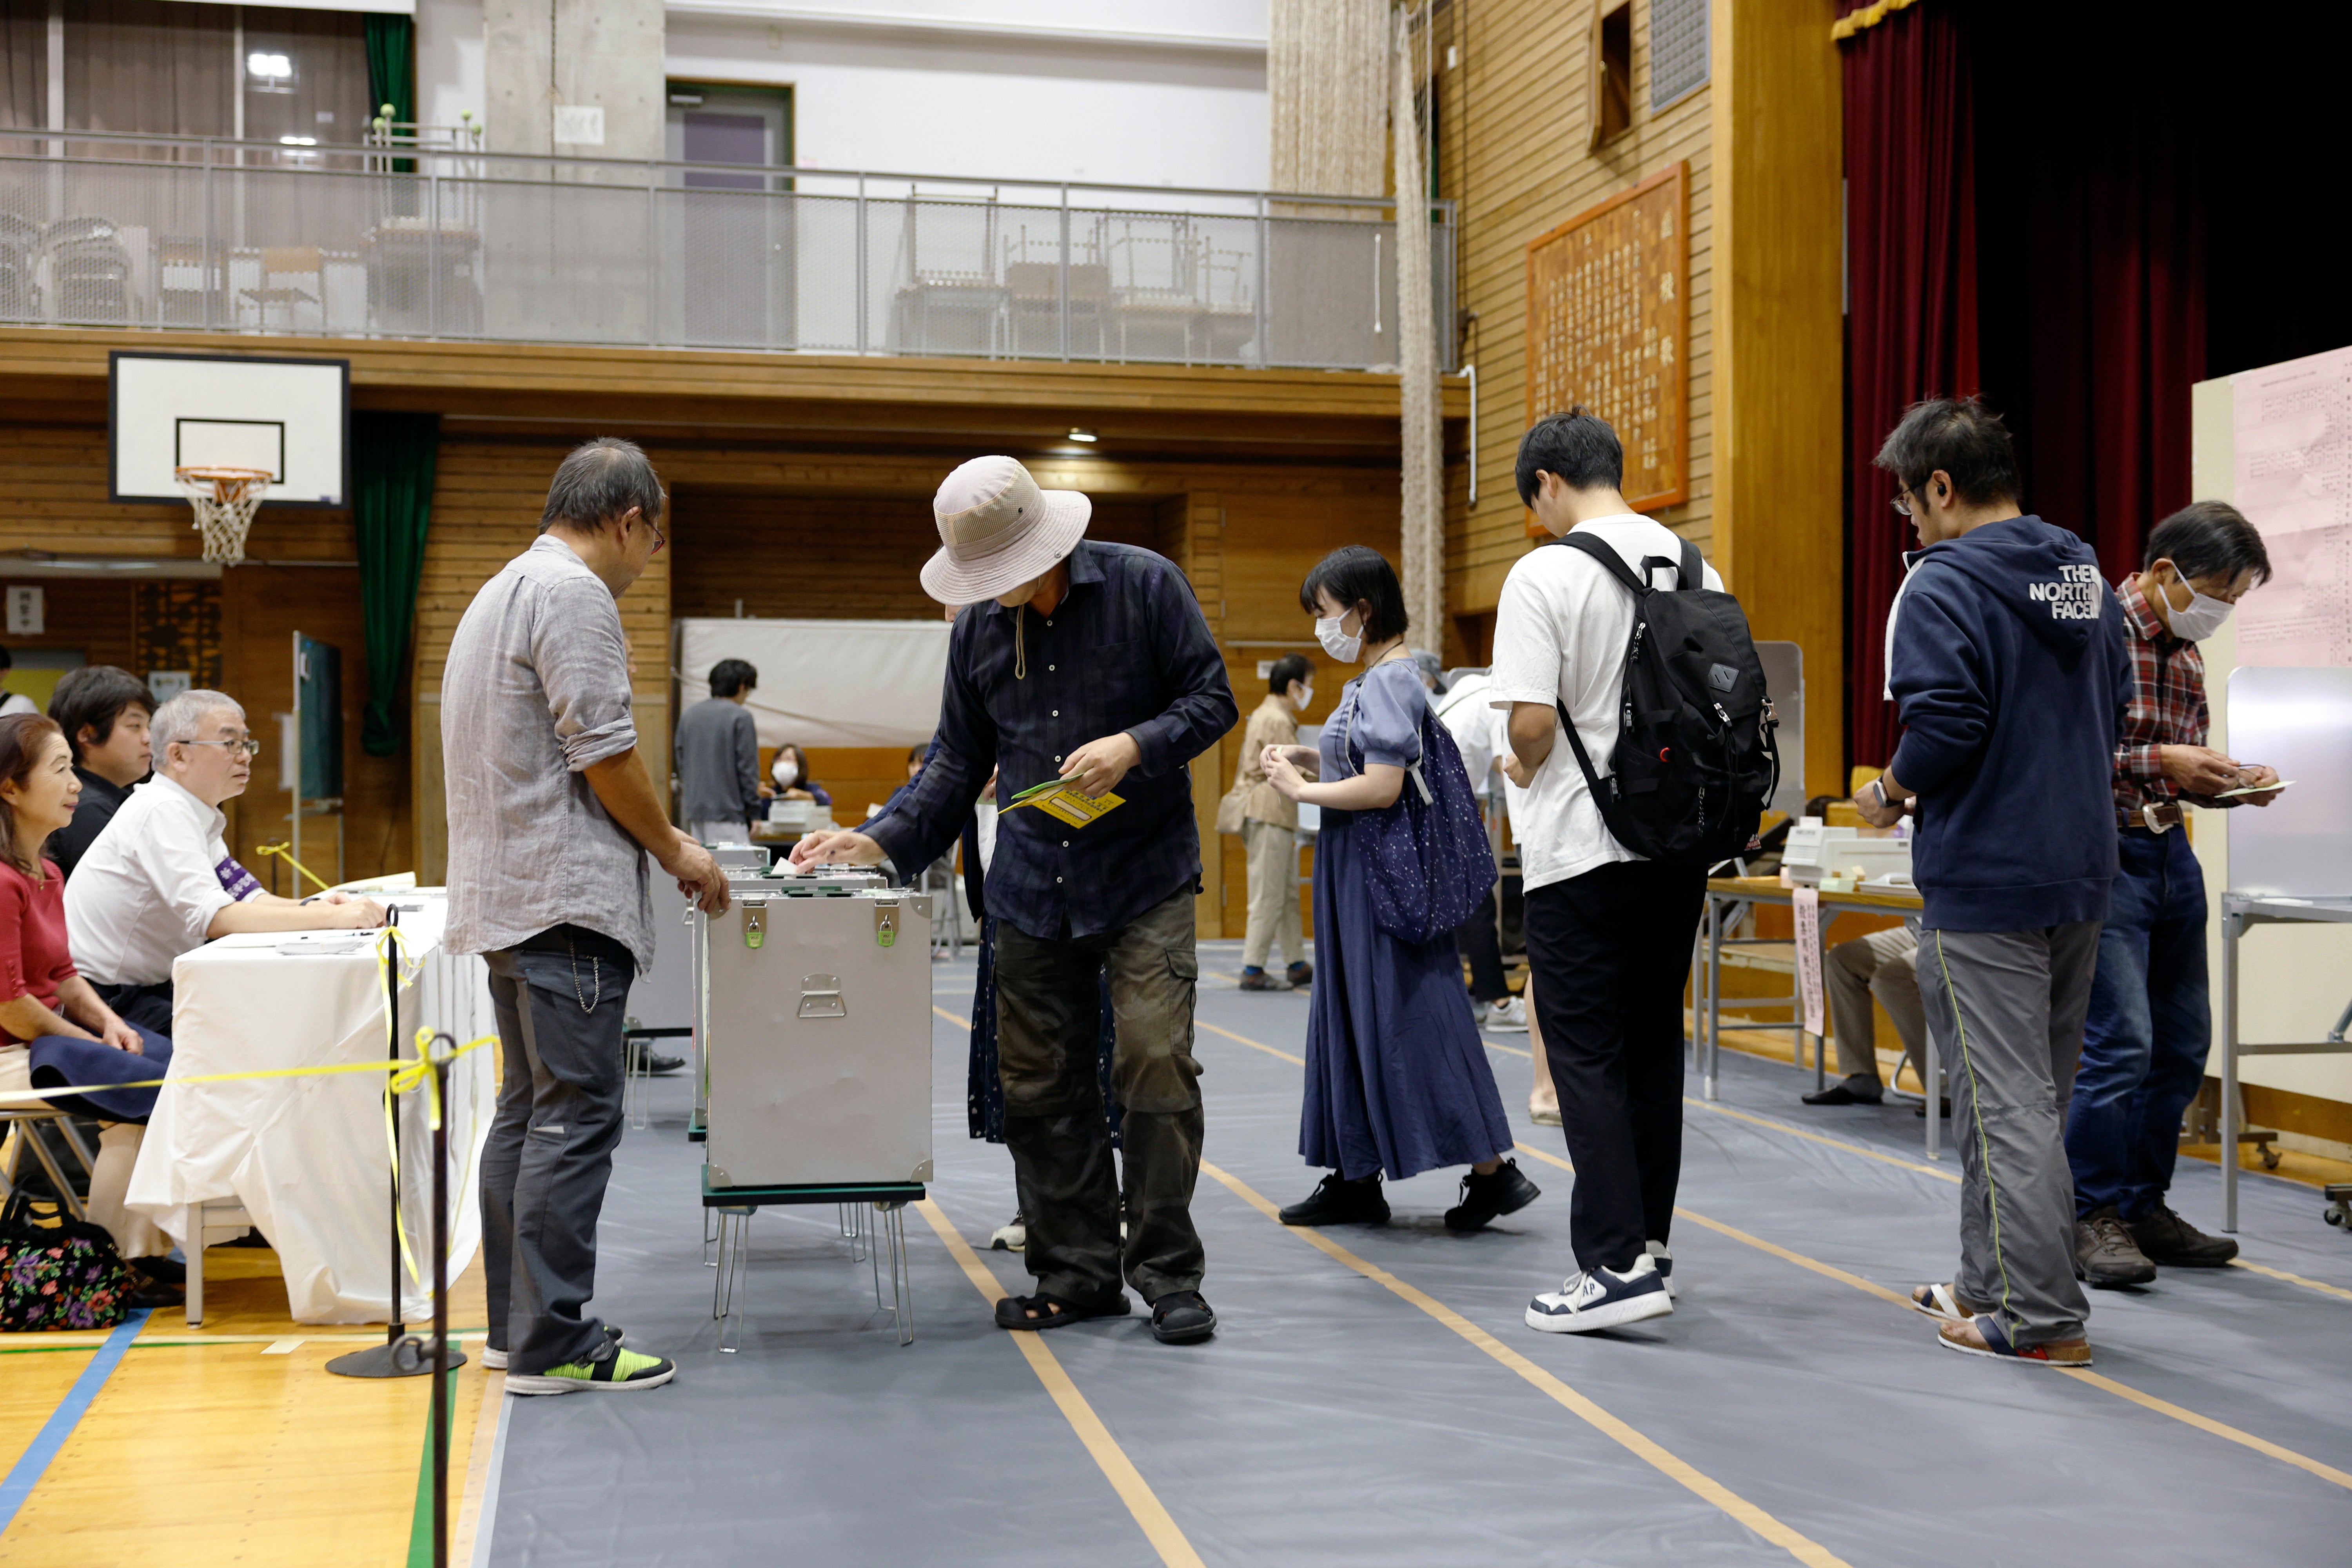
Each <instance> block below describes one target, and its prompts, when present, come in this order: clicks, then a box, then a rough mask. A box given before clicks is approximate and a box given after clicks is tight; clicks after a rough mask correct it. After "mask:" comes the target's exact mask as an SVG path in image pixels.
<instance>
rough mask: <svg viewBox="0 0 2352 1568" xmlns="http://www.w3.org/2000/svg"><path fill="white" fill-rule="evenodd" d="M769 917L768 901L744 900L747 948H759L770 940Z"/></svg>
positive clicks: (744, 929) (744, 927)
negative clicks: (767, 923)
mask: <svg viewBox="0 0 2352 1568" xmlns="http://www.w3.org/2000/svg"><path fill="white" fill-rule="evenodd" d="M767 917H768V900H765V899H745V900H743V945H744V946H745V947H758V946H759V945H760V944H761V943H762V942H766V941H767V940H768V932H767V929H766V921H767Z"/></svg>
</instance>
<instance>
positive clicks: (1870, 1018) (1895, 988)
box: [1822, 926, 1927, 1087]
mask: <svg viewBox="0 0 2352 1568" xmlns="http://www.w3.org/2000/svg"><path fill="white" fill-rule="evenodd" d="M1918 954H1919V939H1918V938H1917V937H1916V936H1915V935H1914V934H1912V932H1911V931H1909V930H1908V929H1907V928H1906V927H1904V926H1896V927H1895V929H1893V930H1892V931H1872V932H1871V933H1870V934H1869V935H1867V936H1858V937H1855V938H1854V939H1853V941H1852V942H1840V943H1838V944H1837V945H1836V946H1835V947H1833V948H1832V949H1830V950H1829V952H1828V953H1827V954H1826V955H1825V961H1824V962H1823V963H1822V990H1823V991H1824V992H1826V993H1828V1001H1829V1005H1830V1033H1831V1036H1832V1038H1834V1039H1835V1040H1836V1041H1837V1057H1838V1071H1839V1072H1841V1073H1843V1074H1844V1075H1845V1076H1846V1077H1848V1078H1859V1079H1868V1080H1869V1081H1870V1082H1872V1083H1874V1084H1877V1083H1881V1079H1880V1078H1879V1073H1878V1026H1877V1019H1876V1016H1875V1015H1874V1014H1873V1013H1872V1012H1871V1010H1870V1001H1871V998H1872V997H1874V996H1875V997H1876V998H1877V999H1878V1005H1880V1006H1882V1007H1884V1008H1885V1009H1886V1016H1888V1017H1889V1018H1891V1019H1893V1020H1894V1022H1895V1035H1896V1037H1898V1038H1900V1039H1901V1040H1902V1042H1903V1054H1904V1056H1905V1057H1906V1058H1909V1060H1910V1062H1911V1066H1912V1068H1913V1069H1914V1070H1915V1071H1924V1070H1925V1069H1924V1068H1923V1067H1922V1066H1921V1064H1922V1062H1923V1060H1924V1058H1923V1056H1922V1054H1921V1043H1922V1041H1924V1040H1925V1039H1926V1034H1925V1030H1926V1028H1927V1020H1926V1019H1925V1017H1924V1016H1922V1015H1921V1013H1920V1011H1919V981H1918V976H1917V973H1916V959H1917V958H1918ZM1881 1086H1882V1087H1884V1086H1883V1084H1882V1085H1881Z"/></svg>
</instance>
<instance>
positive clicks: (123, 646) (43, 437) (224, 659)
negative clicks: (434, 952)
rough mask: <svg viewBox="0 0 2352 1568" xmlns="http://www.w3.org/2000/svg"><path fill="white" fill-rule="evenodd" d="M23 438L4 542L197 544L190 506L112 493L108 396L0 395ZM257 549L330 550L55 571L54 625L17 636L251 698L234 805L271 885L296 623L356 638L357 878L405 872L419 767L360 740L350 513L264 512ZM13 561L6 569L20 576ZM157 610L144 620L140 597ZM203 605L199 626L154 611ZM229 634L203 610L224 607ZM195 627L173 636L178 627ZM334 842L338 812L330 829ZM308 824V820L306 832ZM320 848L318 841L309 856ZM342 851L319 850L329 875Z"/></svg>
mask: <svg viewBox="0 0 2352 1568" xmlns="http://www.w3.org/2000/svg"><path fill="white" fill-rule="evenodd" d="M0 419H5V421H6V422H7V425H8V430H9V439H8V441H7V442H6V443H5V445H0V493H5V494H7V495H9V496H10V497H11V498H12V502H11V505H10V507H9V510H8V514H7V517H6V520H5V522H0V550H7V551H17V550H27V549H30V550H49V551H57V552H103V553H112V554H155V555H166V556H184V557H190V558H193V557H194V556H195V555H196V554H197V544H196V538H195V533H194V528H193V526H192V524H191V521H190V518H189V513H188V509H187V508H186V507H185V506H180V505H174V506H119V505H116V504H115V503H113V502H111V501H110V500H107V499H106V496H107V482H106V422H105V414H104V411H103V409H102V407H98V406H95V405H93V406H91V407H89V408H88V409H80V408H74V409H68V410H62V411H61V410H58V409H55V408H42V407H38V406H27V405H0ZM247 553H248V554H249V555H251V556H253V557H255V558H257V559H268V560H277V561H301V562H305V563H318V564H306V565H302V566H293V567H268V566H257V565H247V566H236V567H231V568H229V569H228V570H227V571H226V572H225V573H224V574H222V576H221V578H220V580H219V581H218V582H217V583H201V582H175V583H152V584H132V583H75V582H59V581H58V580H55V579H49V580H45V581H43V582H42V584H41V586H42V587H43V588H44V589H45V590H47V626H48V630H47V633H46V635H44V636H43V637H39V638H28V639H11V641H12V644H13V645H14V646H23V647H73V648H79V649H81V650H82V652H83V653H84V654H85V655H86V656H87V658H88V659H89V662H91V663H93V664H118V665H121V666H122V667H123V668H128V669H130V670H131V672H132V673H134V674H138V675H142V676H143V675H144V674H145V673H146V671H147V669H148V668H179V667H180V666H178V665H163V664H160V663H157V662H155V661H157V660H160V659H163V658H172V659H174V660H182V659H186V660H190V661H191V662H193V663H194V667H195V669H196V672H197V673H198V675H199V676H200V677H203V676H205V675H206V674H207V673H208V671H207V668H206V666H207V649H209V661H210V664H211V666H212V667H213V668H212V671H211V672H210V678H211V679H216V680H217V681H218V682H219V684H220V689H222V690H225V691H226V692H227V693H228V694H229V695H230V696H232V697H234V698H236V700H238V701H239V702H240V703H242V704H243V705H244V707H245V709H246V711H247V716H248V718H249V720H250V721H251V724H252V728H253V732H254V734H255V735H256V736H257V737H258V738H259V739H260V741H261V742H262V746H263V751H262V754H261V756H260V757H259V758H258V759H257V762H256V763H255V765H254V770H253V784H252V786H251V787H250V788H248V789H247V791H246V793H245V794H244V795H242V796H239V797H238V798H237V799H236V800H233V801H230V802H228V803H227V805H226V807H225V808H224V810H225V813H226V816H227V817H228V830H227V834H226V837H227V839H228V843H229V848H230V850H231V852H232V853H234V854H235V855H236V857H237V858H238V859H240V860H242V861H244V862H245V864H246V865H247V866H248V867H250V868H252V869H253V871H254V872H255V874H256V875H257V876H258V877H260V878H261V879H262V880H263V883H264V885H265V886H267V885H268V882H269V879H270V876H271V868H272V867H276V868H278V869H277V874H278V879H279V880H278V889H279V890H280V891H286V890H288V889H289V888H290V885H291V881H292V874H291V873H290V872H289V871H288V870H286V869H285V868H284V863H283V862H282V861H278V860H275V859H272V858H266V857H263V856H260V855H258V854H257V852H256V849H255V846H257V845H258V844H261V843H265V842H275V841H277V840H280V839H283V838H284V837H286V830H287V812H288V810H289V805H290V801H289V796H288V795H287V792H285V791H284V790H281V789H279V788H278V751H279V749H280V748H279V742H278V725H277V721H276V720H275V719H274V717H273V715H275V714H277V713H278V712H281V711H285V710H289V709H290V708H291V706H292V704H293V690H294V676H293V647H292V638H293V633H294V632H295V631H296V630H297V629H299V630H301V631H303V632H305V633H308V634H309V635H310V636H311V637H318V638H320V640H322V641H325V642H331V643H333V644H335V645H336V646H338V647H341V649H342V650H343V730H344V733H343V777H344V801H345V807H344V819H345V829H346V834H345V847H344V858H343V871H344V874H345V875H346V876H347V877H359V876H372V875H374V874H376V873H378V872H380V871H385V870H405V869H406V868H408V867H409V865H410V864H411V859H410V844H409V832H410V813H409V780H408V773H407V763H406V762H405V760H404V759H402V758H396V757H395V758H378V757H371V756H369V755H367V754H366V753H365V752H362V750H361V749H360V743H359V736H360V718H361V710H362V705H363V703H364V702H365V700H366V694H367V663H366V657H365V648H366V644H365V642H364V640H363V638H362V628H361V621H360V608H359V572H358V555H357V552H356V549H355V544H354V540H353V537H352V520H351V514H350V513H349V512H343V511H271V510H265V511H263V512H262V513H261V514H260V516H259V517H258V518H257V519H256V520H255V522H254V526H253V531H252V533H251V534H250V536H249V537H248V539H247ZM8 580H10V579H8V577H7V574H6V569H5V565H0V582H5V581H8ZM142 600H144V601H146V605H145V607H146V609H147V610H148V611H149V612H150V614H149V616H148V617H147V618H148V621H149V622H150V623H151V624H149V625H148V626H147V629H146V631H145V632H144V633H143V634H142V630H141V627H142V616H141V609H142ZM158 614H160V615H161V616H163V617H166V618H170V617H174V616H178V617H186V616H193V617H194V620H195V622H196V626H194V627H193V628H191V627H188V626H175V627H171V626H164V625H163V624H162V623H161V622H160V621H157V620H156V616H157V615H158ZM215 618H216V621H217V626H218V632H217V636H216V637H213V636H210V635H208V634H209V627H207V626H205V622H207V621H209V620H213V619H215ZM191 630H193V631H194V636H191V637H180V636H173V637H168V638H167V637H165V635H164V634H165V633H166V632H167V631H176V632H189V631H191ZM316 830H317V831H318V832H319V833H320V835H322V836H323V839H324V841H325V842H327V843H330V844H331V841H332V833H333V823H332V822H331V820H330V821H325V822H320V823H319V824H318V825H317V829H316ZM308 831H310V830H309V829H306V832H308ZM309 851H310V846H309V845H308V844H306V845H305V858H306V859H308V858H309ZM326 858H327V860H328V864H325V865H320V864H318V863H317V862H315V861H314V862H312V865H313V868H314V869H316V870H318V871H319V872H320V874H321V875H322V876H324V875H327V874H328V873H329V871H330V870H331V852H330V853H329V855H328V856H327V857H326Z"/></svg>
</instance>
